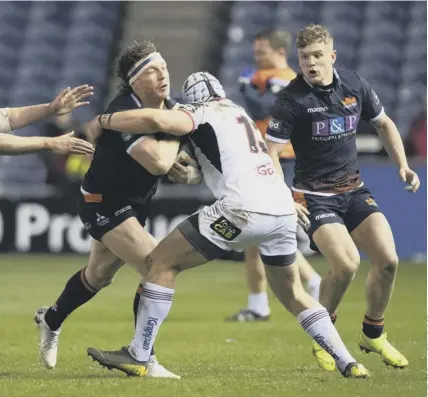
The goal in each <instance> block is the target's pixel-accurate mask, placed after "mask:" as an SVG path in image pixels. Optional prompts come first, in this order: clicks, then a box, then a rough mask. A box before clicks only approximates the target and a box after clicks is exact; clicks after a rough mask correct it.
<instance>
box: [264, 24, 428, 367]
mask: <svg viewBox="0 0 428 397" xmlns="http://www.w3.org/2000/svg"><path fill="white" fill-rule="evenodd" d="M296 46H297V51H298V56H299V64H300V68H301V72H300V73H299V75H298V76H297V77H296V78H295V79H294V80H293V81H292V82H291V83H290V84H289V85H288V86H287V87H286V88H285V89H284V90H282V91H281V92H280V94H279V96H278V99H277V100H276V103H275V105H274V107H273V109H272V113H271V116H272V117H271V120H270V124H269V128H268V130H267V134H266V138H267V145H268V149H269V152H270V153H271V155H272V157H273V158H274V159H276V160H277V159H278V156H279V154H280V153H281V151H282V150H283V148H284V146H285V144H286V143H287V142H288V141H289V140H291V143H292V145H293V148H294V151H295V154H296V166H295V177H294V181H293V196H294V199H295V202H296V210H297V213H298V216H299V218H300V220H301V222H302V223H304V224H305V225H306V228H307V232H308V235H309V237H310V238H311V242H312V245H313V247H315V246H316V247H317V248H318V250H319V251H320V252H321V253H322V254H323V255H324V256H325V258H326V259H327V260H328V262H329V263H330V271H329V272H328V274H327V275H326V276H325V277H324V279H323V281H322V283H321V289H320V303H321V304H322V305H324V306H325V307H326V308H327V310H328V311H329V313H330V316H331V318H332V321H333V322H334V320H335V319H336V310H337V308H338V306H339V303H340V301H341V300H342V297H343V295H344V294H345V292H346V290H347V288H348V286H349V284H350V283H351V281H352V279H353V278H354V275H355V273H356V271H357V269H358V266H359V263H360V256H359V252H358V249H361V250H362V251H364V252H365V253H366V254H367V255H368V257H369V259H370V262H371V264H372V267H371V270H370V272H369V275H368V277H367V284H366V300H367V308H366V313H365V316H364V320H363V325H362V332H361V333H360V335H359V337H358V344H359V346H360V348H361V349H362V350H365V351H366V352H376V353H378V354H379V355H380V356H381V357H382V359H383V361H385V363H387V364H390V365H392V366H395V367H400V368H403V367H406V366H407V365H408V361H407V359H406V358H405V357H404V356H403V355H402V354H401V353H400V352H399V351H398V350H397V349H395V348H394V347H393V346H392V345H391V344H390V343H389V342H388V340H387V338H386V333H383V328H384V313H385V310H386V308H387V306H388V302H389V300H390V297H391V294H392V290H393V285H394V280H395V276H396V272H397V267H398V257H397V253H396V251H395V245H394V239H393V236H392V232H391V228H390V226H389V224H388V221H387V220H386V218H385V216H384V215H383V214H382V212H381V210H380V208H379V206H378V205H377V203H376V201H375V200H374V198H373V196H372V195H371V192H370V191H369V190H368V188H366V187H365V186H364V183H363V181H362V180H361V177H360V173H359V171H358V167H357V147H356V136H355V134H356V129H357V125H358V122H359V120H360V119H364V120H367V121H370V122H371V123H372V124H373V125H374V126H375V127H376V129H377V131H378V133H379V135H380V136H381V138H382V140H383V142H384V146H385V149H386V150H387V152H388V154H389V155H390V157H391V158H392V160H393V161H394V163H395V164H396V166H397V168H398V175H399V178H400V179H401V180H402V181H403V182H405V183H407V186H406V187H405V188H406V189H407V190H409V191H411V192H416V191H417V190H418V188H419V184H420V182H419V179H418V176H417V175H416V173H415V172H414V171H412V170H411V169H410V168H409V166H408V163H407V159H406V154H405V152H404V148H403V143H402V140H401V136H400V133H399V132H398V130H397V127H396V125H395V124H394V122H393V121H392V120H391V119H390V118H389V117H388V116H387V115H386V114H385V112H384V109H383V106H382V104H381V102H380V99H379V97H378V96H377V95H376V93H375V91H374V90H373V89H372V88H371V87H370V85H369V83H368V82H367V81H366V80H364V79H363V78H362V77H361V76H359V75H358V74H357V73H356V72H353V71H340V70H335V69H334V62H335V60H336V52H335V51H334V45H333V38H332V36H331V35H330V33H329V32H328V30H327V29H326V28H325V27H323V26H320V25H310V26H307V27H305V28H304V29H303V30H301V31H300V32H299V33H298V36H297V41H296ZM277 168H278V170H280V169H281V167H279V163H277ZM313 352H314V355H315V356H316V358H317V361H318V364H319V365H320V366H321V367H322V368H325V369H327V370H333V369H334V368H335V361H334V359H333V358H332V357H331V356H330V355H329V354H328V353H326V352H325V351H324V350H322V349H321V348H320V347H319V346H318V345H317V344H316V343H314V351H313Z"/></svg>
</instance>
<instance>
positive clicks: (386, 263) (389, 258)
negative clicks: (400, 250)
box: [376, 252, 400, 274]
mask: <svg viewBox="0 0 428 397" xmlns="http://www.w3.org/2000/svg"><path fill="white" fill-rule="evenodd" d="M399 262H400V261H399V259H398V256H397V254H396V253H395V252H394V253H386V254H384V255H382V257H381V258H380V259H379V260H378V261H377V264H376V265H377V266H378V267H380V268H381V269H382V271H384V272H386V273H390V274H395V273H396V272H397V268H398V264H399Z"/></svg>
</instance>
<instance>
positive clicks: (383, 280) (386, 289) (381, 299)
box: [351, 212, 398, 338]
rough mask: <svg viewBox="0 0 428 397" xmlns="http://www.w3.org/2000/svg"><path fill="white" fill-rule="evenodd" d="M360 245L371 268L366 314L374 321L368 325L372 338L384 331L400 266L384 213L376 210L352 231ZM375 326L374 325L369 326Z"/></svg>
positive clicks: (368, 280) (367, 289)
mask: <svg viewBox="0 0 428 397" xmlns="http://www.w3.org/2000/svg"><path fill="white" fill-rule="evenodd" d="M351 236H352V238H353V239H354V241H355V243H356V244H357V246H358V247H359V248H360V249H361V250H363V251H364V252H365V253H367V255H368V257H369V259H370V262H371V264H372V267H371V269H370V272H369V274H368V276H367V282H366V300H367V311H366V317H367V318H369V319H372V320H375V321H373V322H381V323H382V324H369V321H368V324H367V328H373V330H371V332H369V333H370V335H371V336H370V335H368V336H370V337H371V338H377V337H379V336H380V335H381V334H382V330H383V317H384V314H385V310H386V308H387V306H388V303H389V300H390V299H391V295H392V290H393V287H394V281H395V277H396V273H397V268H398V257H397V254H396V252H395V244H394V238H393V236H392V231H391V228H390V226H389V224H388V221H387V220H386V218H385V216H384V215H383V214H382V213H380V212H376V213H374V214H371V215H370V216H369V217H368V218H366V219H365V220H364V221H363V222H362V223H361V224H360V225H359V226H358V227H357V228H356V229H355V230H353V231H352V233H351ZM370 325H372V327H370Z"/></svg>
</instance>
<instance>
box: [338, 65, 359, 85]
mask: <svg viewBox="0 0 428 397" xmlns="http://www.w3.org/2000/svg"><path fill="white" fill-rule="evenodd" d="M335 72H336V73H337V75H338V76H339V78H340V81H341V83H342V84H343V85H344V86H345V87H348V88H356V89H360V87H361V85H362V78H361V76H360V75H359V74H358V73H357V72H356V71H355V70H348V69H335Z"/></svg>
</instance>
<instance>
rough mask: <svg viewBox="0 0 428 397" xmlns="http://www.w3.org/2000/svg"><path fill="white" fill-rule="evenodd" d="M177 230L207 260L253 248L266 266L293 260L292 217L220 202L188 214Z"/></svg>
mask: <svg viewBox="0 0 428 397" xmlns="http://www.w3.org/2000/svg"><path fill="white" fill-rule="evenodd" d="M179 227H180V231H181V232H182V233H183V235H184V237H186V239H187V240H188V241H189V242H190V243H191V244H192V245H193V246H194V247H195V248H196V249H198V250H199V251H200V252H201V253H203V254H204V255H205V257H206V258H207V259H209V260H213V259H216V258H218V257H221V256H222V255H223V254H224V253H225V251H232V250H234V251H243V250H244V249H245V248H247V247H248V246H250V245H256V246H258V247H259V252H260V255H261V257H262V259H263V262H264V263H265V264H275V265H289V264H291V263H293V262H294V261H295V256H296V251H297V241H296V231H297V216H296V215H295V214H293V215H269V214H261V213H256V212H249V211H243V210H232V209H230V208H228V207H227V206H226V205H225V204H224V203H223V202H222V201H216V202H215V203H214V204H213V205H211V206H207V207H204V208H202V209H201V210H200V211H199V212H197V213H195V214H193V215H191V216H190V217H189V218H188V219H187V220H186V221H184V222H183V223H182V224H181V225H180V226H179ZM271 262H272V263H271ZM273 262H275V263H273Z"/></svg>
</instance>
